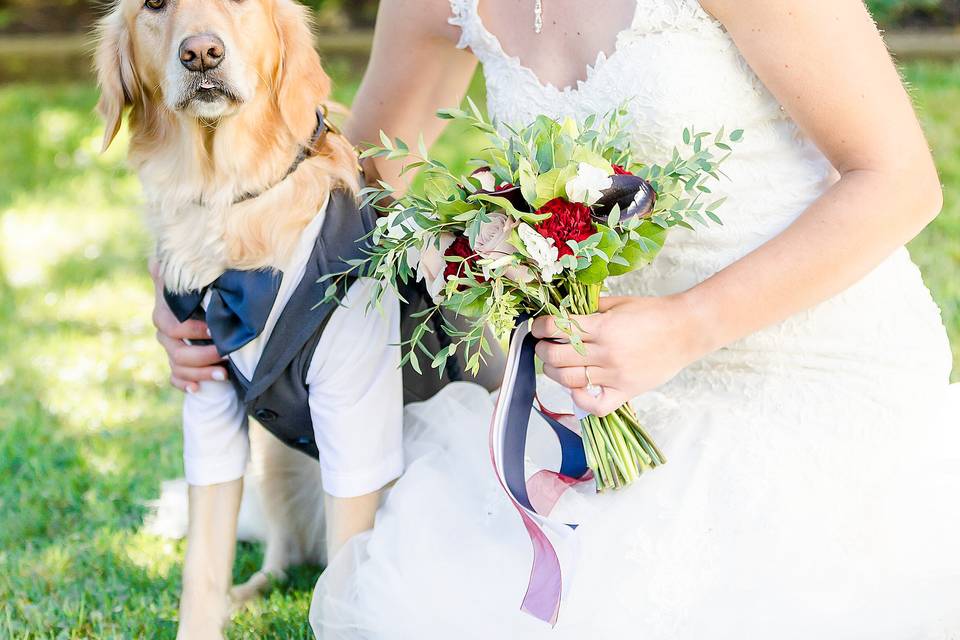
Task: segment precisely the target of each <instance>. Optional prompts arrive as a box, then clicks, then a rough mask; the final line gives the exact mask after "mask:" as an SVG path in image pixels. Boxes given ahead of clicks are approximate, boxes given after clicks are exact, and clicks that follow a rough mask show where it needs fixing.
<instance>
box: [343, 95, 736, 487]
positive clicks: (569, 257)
mask: <svg viewBox="0 0 960 640" xmlns="http://www.w3.org/2000/svg"><path fill="white" fill-rule="evenodd" d="M438 116H439V117H440V118H444V119H448V120H456V121H460V122H463V123H466V124H467V125H469V126H470V127H473V128H475V129H478V130H480V131H482V132H484V133H485V134H487V138H488V140H489V146H488V147H487V148H486V149H485V150H484V151H483V152H482V155H481V157H479V158H477V159H475V160H472V161H471V163H470V164H471V166H472V167H473V169H474V170H473V172H472V173H470V174H469V175H456V174H454V173H453V172H452V171H451V170H450V169H449V168H448V167H447V166H446V165H445V164H444V163H442V162H440V161H439V160H436V159H434V158H431V157H429V156H428V154H427V151H426V149H425V148H424V145H423V143H422V140H421V143H420V144H419V145H418V146H419V148H418V150H417V151H412V150H411V149H410V147H409V146H408V145H407V144H405V143H404V142H403V141H402V140H399V139H395V140H391V139H390V138H389V137H388V136H387V135H386V134H383V133H381V142H382V145H379V146H374V147H371V148H369V149H367V150H366V151H365V152H364V153H363V154H362V157H386V158H389V159H392V160H394V159H395V160H403V161H405V166H404V171H410V170H415V169H418V170H420V171H422V172H423V174H424V176H423V177H424V181H423V185H422V187H419V188H415V189H412V190H410V191H409V192H407V193H406V194H404V195H402V196H400V197H396V198H395V195H396V194H395V192H394V189H393V188H391V187H390V186H389V185H388V184H385V183H383V182H381V183H380V184H379V185H378V186H374V187H369V188H367V189H364V191H363V192H362V193H361V197H362V198H364V204H370V203H373V205H374V206H376V207H377V208H378V209H379V210H380V211H381V212H382V213H384V214H385V215H384V217H382V218H380V220H379V223H378V226H377V228H376V229H375V230H374V231H373V232H372V234H371V238H370V241H371V244H370V247H369V249H368V251H369V254H368V257H367V258H366V259H364V260H358V261H355V262H353V263H351V267H352V268H351V272H352V275H356V276H361V277H369V278H373V279H374V280H376V281H377V283H376V285H375V287H377V295H375V296H374V299H375V300H379V294H382V293H383V292H384V291H385V290H387V289H388V288H389V289H392V290H399V289H400V288H401V286H402V285H404V284H406V283H408V282H409V281H410V280H411V279H417V280H421V281H424V282H425V284H426V287H427V289H428V291H429V293H430V295H431V297H432V299H433V303H434V304H433V306H432V307H431V308H428V309H426V310H425V311H423V312H421V313H420V314H419V315H418V316H417V317H418V320H420V324H419V325H418V326H417V328H416V330H415V331H414V332H413V334H412V336H411V337H410V338H409V339H408V340H406V341H405V342H404V343H403V345H402V346H403V350H404V355H403V360H404V363H406V362H408V361H409V362H410V364H411V366H412V367H413V368H414V369H415V370H416V371H418V372H420V371H421V365H422V362H428V363H429V366H430V367H432V368H439V367H441V366H443V365H444V363H445V361H446V359H447V358H449V357H451V356H453V355H455V354H457V353H458V352H459V353H460V355H461V357H464V360H465V361H466V363H467V367H468V368H469V369H471V370H473V371H475V370H477V369H478V368H479V367H480V365H481V363H482V361H483V359H484V357H485V356H486V355H488V354H490V353H491V351H490V345H489V344H488V337H487V335H488V334H487V332H486V331H485V328H486V327H491V328H492V329H493V330H494V333H495V334H496V335H498V336H501V337H502V336H506V335H509V333H510V332H511V331H512V330H513V329H514V327H515V326H516V325H517V324H518V322H521V321H522V320H524V319H527V318H532V317H536V316H540V315H544V314H549V315H551V316H553V317H554V318H555V320H556V323H557V326H558V327H559V328H560V329H561V330H562V331H563V333H564V334H566V335H565V337H564V338H565V339H567V340H569V341H570V342H571V343H572V344H573V345H574V346H575V347H576V348H577V349H578V350H579V351H581V352H582V351H583V349H584V345H583V342H582V340H581V337H580V335H579V334H580V329H579V327H578V325H577V323H576V321H575V319H574V316H578V315H585V314H590V313H595V312H596V311H597V310H598V303H599V298H600V293H601V291H602V289H603V284H604V280H605V279H606V278H607V277H609V276H619V275H623V274H625V273H628V272H630V271H633V270H635V269H641V268H643V267H644V266H646V265H648V264H649V263H650V262H651V261H652V260H653V258H654V257H655V256H656V255H657V253H658V252H659V251H660V249H661V247H662V246H663V243H664V239H665V237H666V235H667V233H668V231H669V230H670V229H671V228H672V227H676V226H680V227H685V228H692V226H691V223H698V224H708V223H709V222H710V221H712V222H714V223H718V224H719V223H720V218H719V217H718V216H717V213H716V211H717V208H718V207H719V206H720V205H721V203H722V200H716V199H712V198H711V197H710V196H709V194H710V188H709V184H708V183H709V181H710V179H712V178H717V177H718V167H719V165H720V163H721V162H723V160H724V159H725V158H726V156H727V155H728V154H729V152H730V149H731V147H730V143H731V142H736V141H737V140H739V139H740V138H741V136H742V131H734V132H731V133H730V134H729V136H726V135H725V133H724V132H723V131H720V132H719V133H717V134H716V135H713V134H708V133H704V132H697V131H695V130H693V129H688V130H686V131H684V132H683V141H684V148H683V149H682V150H681V149H676V150H674V151H673V154H672V157H671V159H670V161H669V162H667V163H666V164H656V163H652V162H649V161H646V160H647V159H645V158H641V157H637V155H636V154H635V153H634V152H633V150H632V149H631V144H630V140H629V135H628V127H627V124H628V122H627V120H626V116H627V114H626V111H625V109H623V108H619V109H616V110H614V111H612V112H610V113H609V114H606V115H603V116H591V117H588V118H586V120H585V121H583V122H576V121H574V120H572V119H566V120H564V121H562V122H558V121H556V120H553V119H551V118H548V117H545V116H541V117H538V118H537V119H536V120H535V121H534V122H533V123H532V124H530V125H529V126H527V127H523V128H519V129H514V128H511V127H508V126H503V128H502V131H498V130H497V129H496V128H495V127H494V126H493V125H492V124H491V123H489V122H487V121H486V120H485V119H484V118H483V117H482V115H481V114H480V112H479V110H478V109H477V108H476V106H475V105H474V104H473V103H472V102H470V103H469V111H465V110H460V109H447V110H442V111H440V112H438ZM348 273H350V272H348ZM343 275H346V274H336V275H334V276H328V277H334V278H335V277H338V276H340V277H342V276H343ZM335 291H336V286H335V283H334V284H331V286H330V287H329V289H328V296H333V295H336V294H335ZM441 310H446V311H448V312H452V313H454V314H457V315H459V316H466V317H469V318H472V321H471V322H470V323H469V324H468V325H467V326H468V329H462V328H461V329H458V328H456V327H454V326H453V325H452V324H450V323H449V322H446V321H443V320H441V322H440V323H437V322H435V320H434V316H435V315H437V314H440V312H441ZM441 317H442V316H441ZM440 326H442V327H443V330H444V332H445V333H446V334H447V337H446V338H445V340H444V344H446V346H444V347H443V348H441V349H440V350H439V351H438V352H436V353H432V352H431V351H430V350H428V349H427V348H426V347H425V346H424V344H423V342H422V340H423V338H424V336H425V335H426V334H427V333H428V332H432V331H434V327H440ZM638 366H642V364H641V363H638ZM580 432H581V435H582V438H583V448H584V453H585V456H586V463H587V465H588V466H589V468H590V470H592V472H593V477H594V478H595V481H596V485H597V488H598V490H601V491H602V490H605V489H611V488H619V487H623V486H626V485H628V484H630V483H631V482H633V481H634V480H636V479H637V478H638V477H639V475H640V474H641V473H643V472H644V471H645V470H647V469H650V468H652V467H656V466H658V465H660V464H663V462H664V461H665V459H664V456H663V454H662V453H661V452H660V451H659V449H657V446H656V444H654V442H653V441H652V440H651V438H650V436H649V435H647V433H646V432H645V431H644V429H643V427H642V426H641V423H640V420H639V419H638V416H637V414H636V413H635V411H634V410H633V408H632V407H631V406H630V405H629V404H625V405H623V406H622V407H620V408H619V409H617V410H616V411H615V412H613V413H612V414H610V415H608V416H605V417H602V418H601V417H597V416H592V415H587V416H584V417H582V418H581V419H580Z"/></svg>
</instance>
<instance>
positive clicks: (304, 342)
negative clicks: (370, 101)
mask: <svg viewBox="0 0 960 640" xmlns="http://www.w3.org/2000/svg"><path fill="white" fill-rule="evenodd" d="M325 215H326V217H325V219H324V221H323V227H322V228H321V230H320V233H319V234H318V235H317V242H316V245H315V246H314V248H313V251H312V252H311V254H310V258H309V260H308V261H307V268H306V272H305V273H304V275H303V279H302V280H301V281H300V283H299V285H298V286H297V288H296V290H295V291H294V293H293V295H292V296H291V297H290V300H289V301H288V302H287V304H286V306H285V307H284V309H283V311H282V312H281V314H280V317H279V319H278V320H277V323H276V326H275V327H274V329H273V332H272V333H271V335H270V338H269V339H268V340H267V344H266V346H265V347H264V351H263V354H262V356H261V358H260V361H259V363H258V364H257V367H256V371H255V372H254V374H253V378H252V379H251V380H247V379H246V378H245V377H244V376H243V374H242V373H241V372H240V371H239V370H238V369H237V367H236V366H235V365H233V363H232V362H231V361H229V360H228V361H227V362H228V366H229V369H230V373H231V376H230V379H231V380H232V382H233V384H234V387H235V388H236V391H237V394H238V397H239V398H240V401H241V403H242V404H243V405H244V406H245V407H246V411H247V414H248V415H250V416H252V417H253V418H255V419H256V420H257V421H258V422H259V423H260V424H262V425H263V426H264V428H265V429H266V430H267V431H269V432H270V433H272V434H273V435H275V436H276V437H277V438H279V439H280V440H281V441H283V442H284V443H286V444H287V445H289V446H291V447H293V448H294V449H297V450H299V451H302V452H304V453H306V454H307V455H309V456H312V457H313V458H316V457H318V455H319V452H318V450H317V444H316V441H315V437H314V429H313V422H312V419H311V416H310V403H309V394H310V392H309V388H308V385H307V382H306V380H307V372H308V370H309V368H310V362H311V360H312V359H313V353H314V351H315V350H316V347H317V344H318V343H319V342H320V337H321V336H322V335H323V331H324V329H325V328H326V326H327V322H328V321H329V320H330V316H331V314H332V313H333V312H334V311H335V310H336V303H335V302H330V303H327V304H322V305H319V306H318V303H319V302H320V301H321V300H322V299H323V298H324V297H325V293H326V290H327V287H328V286H329V284H330V282H329V281H328V282H319V280H320V278H322V277H323V276H325V275H327V274H331V273H340V272H343V271H345V270H346V269H347V268H348V265H347V263H346V261H348V260H353V259H358V258H363V257H365V256H364V253H363V251H362V249H363V245H362V243H361V242H359V240H360V239H361V238H363V237H364V236H365V235H367V234H368V233H369V232H370V231H371V230H372V229H373V227H374V226H375V225H376V212H375V210H374V209H373V208H372V207H364V208H363V209H358V207H357V203H356V200H355V198H354V197H353V195H351V194H350V193H348V192H346V191H342V190H338V191H334V192H333V193H331V195H330V202H329V204H328V205H327V211H326V214H325ZM349 284H350V283H347V286H349ZM344 290H345V289H344ZM342 293H343V291H341V295H342ZM400 295H401V298H402V301H401V313H400V316H401V321H400V324H401V326H400V334H401V339H402V340H409V338H410V336H411V335H412V333H413V330H414V329H415V328H416V326H417V325H418V324H420V322H421V320H419V319H417V318H413V317H411V316H412V315H413V314H414V313H416V312H417V311H419V310H421V309H424V308H426V307H427V305H429V304H430V303H429V298H428V297H427V294H426V292H425V291H424V290H423V289H422V287H418V286H416V285H415V284H411V285H410V286H407V287H404V289H403V290H402V291H401V292H400ZM459 323H460V324H461V325H462V323H463V321H462V320H461V321H459ZM454 324H458V322H457V320H456V319H454ZM442 341H443V332H442V330H441V329H440V326H439V322H438V323H437V326H435V327H434V331H433V333H428V334H426V336H425V337H424V340H423V342H424V344H425V346H426V347H427V348H428V349H429V350H430V351H431V352H433V353H436V352H437V351H438V350H439V349H440V348H442ZM494 344H496V342H495V341H494ZM448 365H449V366H447V367H445V368H444V369H443V370H442V371H441V372H438V371H436V370H432V369H428V370H424V372H423V375H420V374H418V373H417V372H416V371H414V370H413V368H412V367H411V366H410V365H409V364H407V365H406V366H405V367H404V370H403V387H404V391H403V395H404V403H409V402H416V401H421V400H426V399H428V398H430V397H432V396H433V395H434V394H436V393H437V392H438V391H440V389H442V388H443V387H444V386H445V385H446V384H448V383H449V382H452V381H456V380H471V381H475V382H479V383H481V384H483V385H484V386H486V387H487V388H488V389H493V388H496V386H498V385H499V381H500V374H501V372H502V366H501V365H500V362H499V359H496V363H495V364H494V365H493V366H492V367H489V368H486V369H485V372H484V373H485V375H484V377H483V379H478V378H474V377H471V376H466V375H464V374H463V373H462V371H463V362H462V360H458V359H456V358H454V359H451V360H450V362H449V363H448ZM440 373H442V375H440Z"/></svg>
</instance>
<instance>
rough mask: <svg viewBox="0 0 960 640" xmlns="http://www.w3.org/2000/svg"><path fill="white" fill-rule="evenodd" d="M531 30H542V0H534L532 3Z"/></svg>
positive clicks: (538, 31) (537, 31)
mask: <svg viewBox="0 0 960 640" xmlns="http://www.w3.org/2000/svg"><path fill="white" fill-rule="evenodd" d="M533 30H534V31H535V32H536V33H540V32H541V31H543V0H535V2H534V4H533Z"/></svg>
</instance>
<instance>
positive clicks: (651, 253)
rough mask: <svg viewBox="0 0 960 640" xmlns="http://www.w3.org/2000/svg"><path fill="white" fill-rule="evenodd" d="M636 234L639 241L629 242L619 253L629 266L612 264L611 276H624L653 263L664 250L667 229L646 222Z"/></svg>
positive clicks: (610, 267) (617, 263) (610, 268)
mask: <svg viewBox="0 0 960 640" xmlns="http://www.w3.org/2000/svg"><path fill="white" fill-rule="evenodd" d="M635 233H637V235H638V237H637V239H636V240H631V241H630V242H627V243H626V244H625V245H624V246H623V249H621V251H620V253H619V256H620V257H621V258H623V259H624V260H626V262H627V264H626V265H623V264H620V263H619V262H611V263H610V266H609V270H610V275H612V276H622V275H623V274H625V273H630V272H631V271H635V270H636V269H639V268H641V267H645V266H646V265H648V264H650V263H651V262H653V259H654V258H656V257H657V254H658V253H660V250H661V249H662V248H663V243H664V240H666V236H667V230H666V229H664V228H663V227H661V226H659V225H656V224H653V223H652V222H650V221H645V222H644V223H643V224H642V225H640V227H638V229H637V230H636V232H635Z"/></svg>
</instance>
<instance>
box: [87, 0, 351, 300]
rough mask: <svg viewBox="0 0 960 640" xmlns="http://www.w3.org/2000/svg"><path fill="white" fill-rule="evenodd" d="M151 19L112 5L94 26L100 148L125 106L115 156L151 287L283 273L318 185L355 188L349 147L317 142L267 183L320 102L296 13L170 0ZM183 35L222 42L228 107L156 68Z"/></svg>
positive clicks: (179, 72)
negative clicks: (130, 182)
mask: <svg viewBox="0 0 960 640" xmlns="http://www.w3.org/2000/svg"><path fill="white" fill-rule="evenodd" d="M165 11H166V12H167V15H165V16H163V17H162V19H158V16H156V15H152V13H151V12H150V11H149V10H145V9H144V7H143V3H142V2H140V0H120V1H119V2H117V3H116V5H115V6H114V8H113V10H112V11H111V12H110V13H109V14H108V15H107V16H106V17H105V18H104V19H103V20H102V21H101V22H100V26H99V43H98V47H97V53H96V65H97V71H98V78H99V83H100V88H101V99H100V102H99V105H98V110H99V111H100V113H101V114H102V116H103V118H104V120H105V122H106V134H105V137H104V142H103V144H104V148H106V147H107V146H109V144H110V143H111V141H112V140H113V138H114V137H115V135H116V134H117V131H118V130H119V128H120V121H121V118H122V116H123V113H124V111H125V110H126V108H128V107H129V114H130V115H129V126H130V152H129V159H130V163H131V165H132V167H133V168H134V169H135V170H136V171H137V173H138V174H139V176H140V179H141V181H142V183H143V187H144V195H145V198H146V204H147V219H148V224H149V225H150V227H151V228H152V230H153V232H154V234H155V237H156V241H157V257H158V259H159V262H160V264H161V265H162V274H163V277H164V281H165V282H166V284H167V286H168V287H170V288H172V289H174V290H184V289H190V288H196V287H199V286H202V285H205V284H207V283H209V282H210V281H211V280H212V279H214V278H216V277H217V276H218V275H219V274H220V273H221V272H222V271H223V270H224V269H227V268H237V269H252V268H260V267H274V268H283V266H284V259H285V257H286V256H288V255H290V252H291V249H292V247H293V246H294V245H295V244H296V242H297V239H298V237H299V235H300V232H301V231H302V230H303V229H304V227H305V226H306V225H307V224H308V223H309V222H310V220H312V219H313V217H314V216H315V215H316V213H317V211H318V209H319V208H320V207H321V206H322V204H323V202H324V200H325V198H326V196H327V194H328V193H329V192H330V190H331V189H333V188H335V187H338V186H342V187H346V188H349V189H355V188H356V180H357V161H356V156H355V153H354V150H353V148H352V147H351V145H350V144H349V143H348V142H347V141H346V140H345V139H344V138H343V137H342V136H339V135H328V136H326V138H325V139H324V140H323V142H322V145H321V148H319V149H316V150H315V154H314V155H313V156H312V157H311V158H309V159H308V160H307V161H306V162H304V163H303V164H302V165H301V166H300V168H299V169H298V170H297V171H296V172H294V173H293V174H292V175H290V176H289V177H288V178H286V179H285V180H283V181H282V182H279V184H278V181H280V180H281V178H282V177H283V175H284V174H285V173H286V171H287V169H288V168H289V167H290V165H291V163H292V162H293V159H294V157H295V155H296V153H297V150H298V145H300V144H304V143H306V142H307V141H308V140H309V138H310V135H311V133H312V131H313V130H314V128H315V126H316V115H315V112H316V109H317V107H319V106H321V105H324V104H326V102H327V100H328V99H329V94H330V80H329V77H328V76H327V74H326V73H325V72H324V70H323V67H322V66H321V64H320V58H319V56H318V55H317V53H316V51H315V50H314V47H313V42H314V40H313V34H312V32H311V29H310V26H309V22H308V15H307V11H306V9H304V7H302V6H301V5H299V4H297V3H296V2H294V1H293V0H248V2H244V3H234V2H231V3H221V2H208V1H206V0H175V1H174V0H171V2H170V3H169V6H168V7H167V8H166V9H165ZM197 30H204V31H211V30H215V31H216V33H217V34H218V35H219V36H221V37H222V38H223V40H224V42H226V43H227V50H228V57H227V59H226V61H225V63H224V65H223V67H224V68H223V69H217V71H216V73H217V74H218V75H219V76H221V80H222V83H223V87H224V90H225V91H226V92H227V93H229V94H230V98H231V99H230V100H224V101H223V102H224V104H223V105H222V106H218V107H217V108H216V109H215V110H213V111H212V110H211V109H210V108H208V105H204V104H200V103H197V105H196V108H192V106H191V105H190V104H186V105H185V104H184V99H185V98H184V95H183V94H184V85H185V84H187V81H186V80H184V79H183V78H182V77H181V76H185V75H189V74H185V73H184V70H183V69H182V68H180V66H179V64H177V63H172V64H171V62H170V61H171V60H175V61H176V60H177V50H176V48H177V47H178V45H179V43H180V40H181V39H182V37H183V36H184V35H185V34H190V33H194V32H196V31H197ZM264 190H265V191H264ZM261 191H264V192H263V194H262V195H260V196H259V197H257V198H254V199H252V200H249V201H246V202H242V203H240V204H233V202H234V200H235V199H237V198H238V197H239V196H241V195H242V194H244V193H259V192H261ZM199 203H202V204H199Z"/></svg>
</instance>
